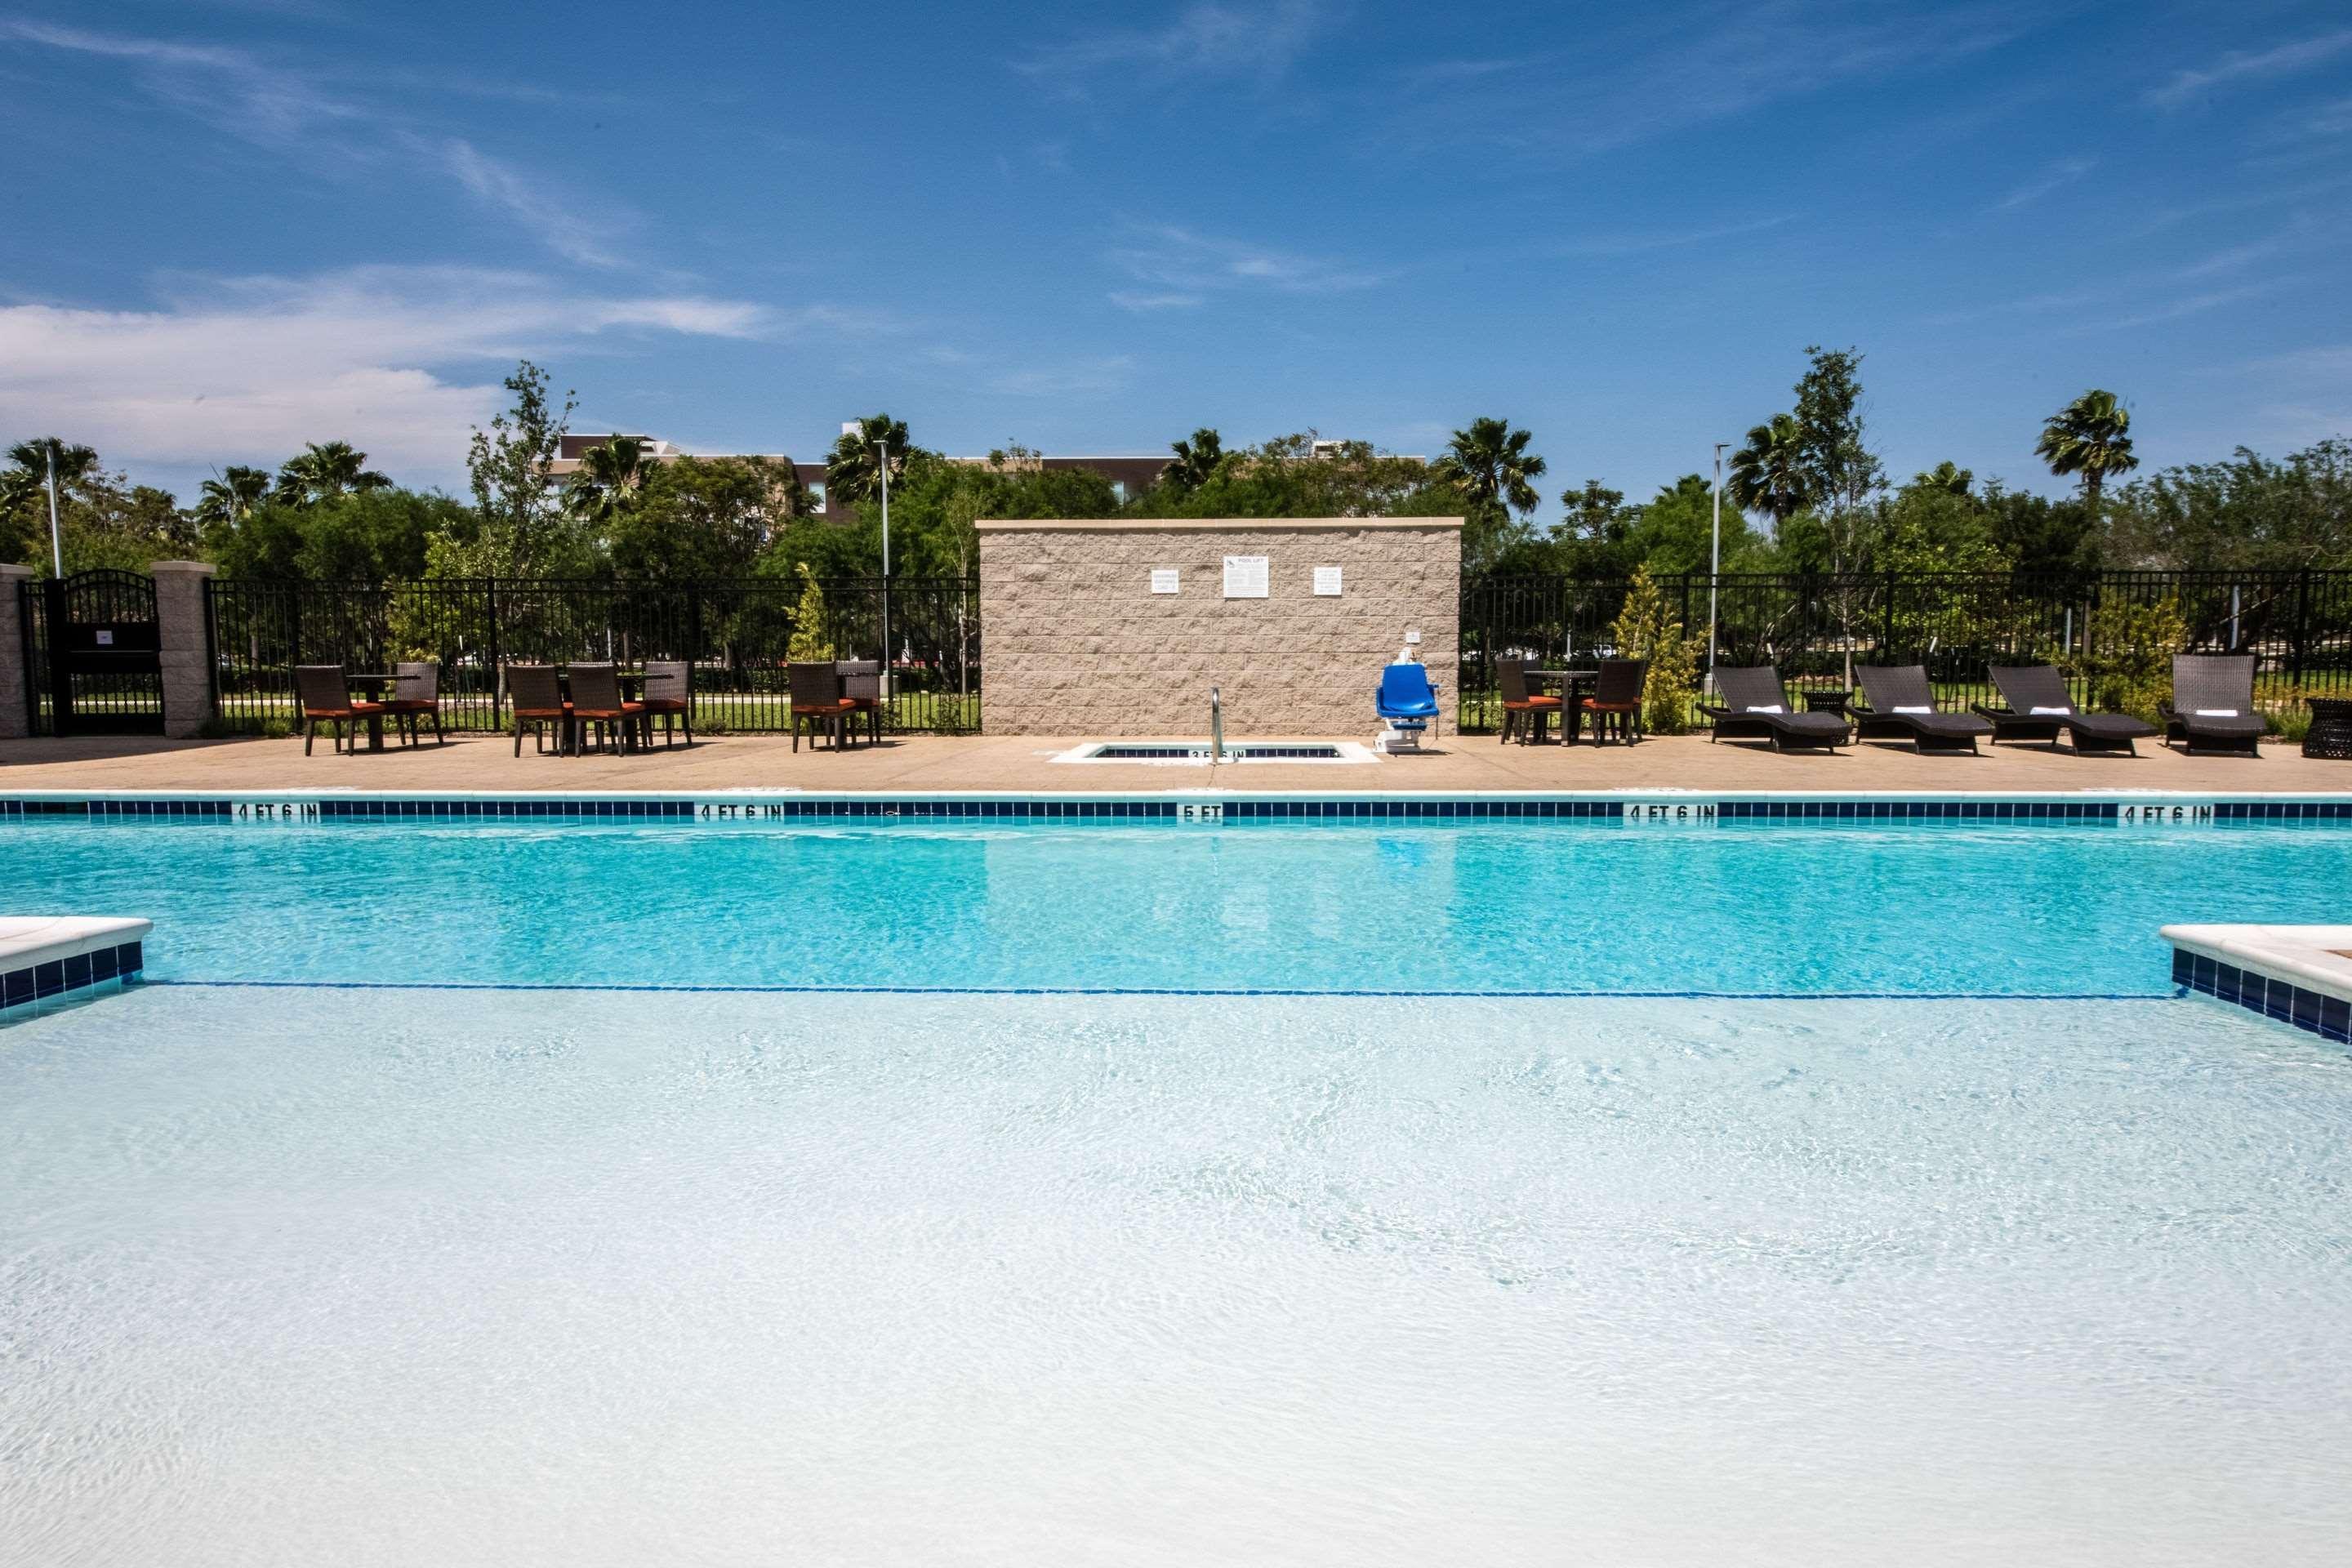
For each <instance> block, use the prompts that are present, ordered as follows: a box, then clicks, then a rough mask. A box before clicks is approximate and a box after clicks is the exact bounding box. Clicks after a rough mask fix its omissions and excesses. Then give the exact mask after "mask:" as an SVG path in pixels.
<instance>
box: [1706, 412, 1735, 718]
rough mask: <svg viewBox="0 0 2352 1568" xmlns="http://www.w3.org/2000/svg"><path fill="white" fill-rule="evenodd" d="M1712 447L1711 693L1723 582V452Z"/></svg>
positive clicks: (1718, 445) (1721, 444) (1721, 446)
mask: <svg viewBox="0 0 2352 1568" xmlns="http://www.w3.org/2000/svg"><path fill="white" fill-rule="evenodd" d="M1730 445H1731V443H1730V442H1728V441H1717V443H1716V444H1715V521H1714V524H1713V525H1712V527H1711V528H1710V529H1709V530H1708V539H1707V551H1706V689H1707V690H1708V691H1709V692H1710V693H1712V692H1713V691H1714V690H1715V593H1716V589H1717V586H1718V585H1719V584H1720V583H1721V581H1722V578H1723V449H1724V448H1725V447H1728V446H1730Z"/></svg>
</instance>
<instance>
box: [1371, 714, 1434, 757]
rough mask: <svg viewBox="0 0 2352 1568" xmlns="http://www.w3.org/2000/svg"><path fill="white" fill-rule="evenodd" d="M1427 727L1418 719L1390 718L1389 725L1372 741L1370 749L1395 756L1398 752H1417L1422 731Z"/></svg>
mask: <svg viewBox="0 0 2352 1568" xmlns="http://www.w3.org/2000/svg"><path fill="white" fill-rule="evenodd" d="M1428 728H1429V726H1428V725H1427V724H1426V723H1423V722H1422V721H1418V720H1413V719H1391V720H1390V721H1389V727H1388V728H1387V729H1385V730H1383V731H1381V733H1380V738H1379V739H1378V740H1376V741H1374V742H1372V750H1373V751H1375V752H1379V753H1380V754H1381V755H1382V756H1384V757H1392V756H1395V755H1396V754H1397V753H1398V752H1418V751H1420V750H1421V737H1422V732H1423V731H1425V730H1427V729H1428Z"/></svg>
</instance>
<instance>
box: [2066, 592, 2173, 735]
mask: <svg viewBox="0 0 2352 1568" xmlns="http://www.w3.org/2000/svg"><path fill="white" fill-rule="evenodd" d="M2085 630H2086V635H2085V637H2084V654H2083V659H2082V672H2083V677H2084V679H2085V680H2086V681H2087V682H2089V684H2090V688H2091V705H2092V706H2093V707H2094V708H2112V709H2115V710H2117V711H2119V712H2124V713H2129V714H2130V715H2132V716H2133V717H2134V718H2136V719H2145V720H2147V721H2149V722H2150V723H2155V722H2158V715H2157V704H2158V703H2159V702H2165V701H2168V700H2170V699H2171V697H2172V656H2173V655H2174V654H2176V653H2179V651H2180V650H2181V649H2182V648H2184V647H2188V646H2189V623H2188V622H2186V621H2184V620H2182V619H2181V618H2180V605H2179V600H2177V599H2173V598H2169V597H2167V598H2162V599H2157V600H2153V601H2151V602H2149V603H2147V604H2138V603H2135V602H2132V601H2130V600H2125V599H2110V600H2108V601H2107V602H2106V603H2105V604H2103V605H2100V606H2099V607H2098V609H2097V610H2096V611H2095V612H2094V613H2093V615H2092V616H2091V620H2090V625H2089V626H2088V627H2087V628H2086V629H2085Z"/></svg>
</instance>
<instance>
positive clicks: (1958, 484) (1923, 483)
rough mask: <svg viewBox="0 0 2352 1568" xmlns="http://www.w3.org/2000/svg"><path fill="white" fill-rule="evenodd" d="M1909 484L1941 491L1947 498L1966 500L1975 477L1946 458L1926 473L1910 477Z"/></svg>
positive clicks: (1975, 479)
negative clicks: (1953, 497)
mask: <svg viewBox="0 0 2352 1568" xmlns="http://www.w3.org/2000/svg"><path fill="white" fill-rule="evenodd" d="M1911 482H1912V483H1913V484H1914V485H1916V486H1917V487H1918V488H1919V489H1923V490H1941V491H1943V492H1944V493H1945V494H1946V495H1948V496H1958V497H1960V498H1961V499H1962V500H1966V499H1967V497H1968V493H1969V488H1970V487H1971V486H1973V485H1974V484H1975V483H1976V482H1977V477H1976V475H1975V474H1974V473H1973V472H1972V471H1970V470H1969V469H1967V468H1961V467H1960V466H1959V465H1958V463H1955V462H1953V461H1952V460H1951V459H1950V458H1945V459H1944V460H1943V461H1942V462H1940V463H1938V464H1937V465H1936V466H1935V467H1934V468H1929V469H1928V470H1927V472H1925V473H1922V474H1914V475H1913V476H1911Z"/></svg>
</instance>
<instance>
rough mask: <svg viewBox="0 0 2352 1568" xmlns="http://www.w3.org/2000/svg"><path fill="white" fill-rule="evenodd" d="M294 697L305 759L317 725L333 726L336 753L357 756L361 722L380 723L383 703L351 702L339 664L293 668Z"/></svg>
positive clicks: (350, 692) (315, 734)
mask: <svg viewBox="0 0 2352 1568" xmlns="http://www.w3.org/2000/svg"><path fill="white" fill-rule="evenodd" d="M294 694H295V696H296V697H297V698H298V699H299V700H300V702H301V704H302V754H303V755H304V756H306V757H307V756H309V755H310V742H313V741H315V740H317V739H318V738H319V726H320V725H321V724H332V725H333V726H334V727H335V733H334V749H335V750H336V751H338V752H346V751H347V752H352V753H354V754H356V753H357V752H358V751H359V736H358V732H357V731H358V726H359V724H360V723H361V721H363V720H367V719H375V720H377V721H381V720H382V719H383V710H384V709H383V703H381V702H362V701H354V700H352V689H351V683H350V682H348V681H346V680H345V679H343V667H342V666H341V665H340V664H298V665H296V666H295V667H294Z"/></svg>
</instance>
